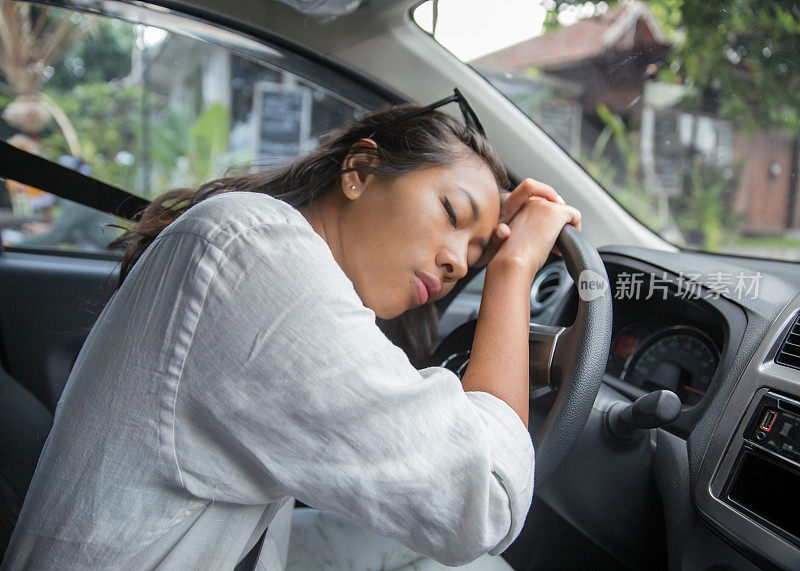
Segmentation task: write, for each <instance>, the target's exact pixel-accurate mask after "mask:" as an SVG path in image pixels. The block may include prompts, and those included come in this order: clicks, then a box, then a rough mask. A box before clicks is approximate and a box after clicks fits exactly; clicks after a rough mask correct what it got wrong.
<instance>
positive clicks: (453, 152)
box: [109, 105, 509, 341]
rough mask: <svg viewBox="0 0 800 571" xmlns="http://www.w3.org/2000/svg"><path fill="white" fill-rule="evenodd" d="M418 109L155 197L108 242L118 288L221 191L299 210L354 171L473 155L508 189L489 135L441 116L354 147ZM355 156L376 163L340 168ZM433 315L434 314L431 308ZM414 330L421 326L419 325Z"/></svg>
mask: <svg viewBox="0 0 800 571" xmlns="http://www.w3.org/2000/svg"><path fill="white" fill-rule="evenodd" d="M415 109H418V107H416V106H414V105H397V106H393V107H386V108H383V109H379V110H377V111H373V112H370V113H366V114H364V115H362V116H360V117H358V118H356V119H354V120H352V121H350V122H348V123H346V124H345V125H343V126H342V127H340V128H338V129H335V130H333V131H331V132H329V133H327V134H326V135H323V136H322V137H321V138H320V141H319V146H318V147H317V148H316V149H314V150H312V151H310V152H309V153H307V154H305V155H302V156H300V157H298V158H296V159H294V160H293V161H292V162H290V163H288V164H287V165H285V166H281V167H279V168H275V169H272V170H264V171H259V172H255V173H249V174H245V175H242V176H230V177H226V178H220V179H218V180H214V181H211V182H209V183H206V184H204V185H202V186H200V187H199V188H197V189H187V188H182V189H176V190H170V191H168V192H165V193H164V194H162V195H160V196H158V197H157V198H155V199H154V200H153V201H152V202H151V203H150V204H149V205H148V206H147V207H146V208H145V209H144V210H143V211H142V213H141V215H140V216H139V217H138V220H137V221H136V222H135V223H134V224H133V225H132V226H130V227H129V228H127V229H126V230H125V232H124V233H123V234H122V235H121V236H120V237H119V238H117V239H116V240H114V241H113V242H112V243H111V244H110V245H109V247H110V248H124V252H123V257H122V265H121V267H120V273H119V281H118V283H117V287H119V286H121V285H122V282H123V281H124V280H125V278H126V277H127V275H128V273H129V272H130V270H131V268H133V266H134V264H135V263H136V261H137V260H138V259H139V258H140V257H141V255H142V254H143V253H144V251H145V249H146V248H147V247H148V246H149V245H150V244H151V243H152V242H153V240H155V238H156V236H158V234H159V233H160V232H161V231H162V230H163V229H164V228H166V227H167V226H168V225H169V224H170V223H172V222H173V221H174V220H175V219H176V218H178V216H180V215H181V214H183V213H184V212H185V211H186V210H188V209H189V208H190V207H191V206H192V205H194V204H197V203H198V202H200V201H202V200H204V199H206V198H208V197H210V196H214V195H217V194H220V193H223V192H232V191H251V192H263V193H264V194H268V195H270V196H272V197H274V198H277V199H280V200H283V201H284V202H286V203H288V204H290V205H291V206H294V207H295V208H301V207H304V206H307V205H309V204H312V203H314V202H315V201H317V200H318V199H319V198H320V197H322V196H323V195H324V194H326V193H327V192H328V191H330V190H331V189H333V188H335V187H336V185H337V183H338V182H339V181H340V177H341V175H342V174H343V173H345V172H350V171H354V170H358V171H361V172H367V173H372V174H376V175H378V176H383V177H397V176H402V175H404V174H407V173H409V172H411V171H412V170H414V169H416V168H419V167H421V166H425V165H448V164H452V163H453V162H455V161H456V160H458V159H459V158H462V157H464V156H465V154H470V153H472V154H474V155H476V156H478V157H479V158H481V159H482V160H483V161H484V162H485V163H486V164H487V166H488V167H489V168H490V169H491V171H492V174H493V175H494V178H495V180H496V181H497V185H498V188H500V189H503V188H506V187H507V186H508V184H509V182H508V175H507V174H506V171H505V169H504V167H503V166H502V164H501V163H500V160H499V159H498V157H497V155H496V154H495V153H494V151H493V150H492V148H491V147H490V146H489V143H488V141H487V140H486V138H485V137H484V136H483V135H481V134H480V133H478V132H477V131H476V130H475V129H473V128H471V127H468V126H466V125H464V124H463V123H461V122H460V121H458V120H456V119H454V118H453V117H451V116H450V115H447V114H445V113H441V112H439V111H432V112H430V113H426V114H424V115H421V116H419V117H414V118H411V119H408V120H406V121H401V122H400V123H398V124H396V125H390V126H387V127H386V128H382V129H380V131H379V132H377V133H376V134H375V137H374V140H375V143H376V145H377V146H376V147H375V146H372V145H368V144H366V143H363V142H361V143H360V142H359V141H361V140H362V139H365V138H368V137H369V136H370V134H372V133H373V132H375V130H376V129H377V128H378V127H381V126H382V125H385V124H388V123H391V122H392V121H393V120H396V119H397V118H399V117H401V116H402V115H404V114H407V113H409V112H410V111H413V110H415ZM354 152H359V153H364V154H367V155H372V156H374V157H375V158H376V159H377V160H376V161H373V162H372V164H370V165H363V166H355V167H353V168H343V164H344V162H345V159H346V158H347V157H348V155H351V154H352V153H354ZM432 313H433V315H435V311H434V312H432ZM415 314H425V315H430V314H431V311H430V310H427V309H426V310H422V311H421V312H415ZM426 319H427V318H426ZM413 328H417V329H418V327H417V325H416V324H415V325H414V326H413V327H412V329H413ZM401 329H407V328H405V327H401ZM426 336H429V335H426ZM395 341H396V340H395Z"/></svg>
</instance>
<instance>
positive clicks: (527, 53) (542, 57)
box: [470, 1, 667, 71]
mask: <svg viewBox="0 0 800 571" xmlns="http://www.w3.org/2000/svg"><path fill="white" fill-rule="evenodd" d="M666 45H667V41H666V39H665V37H664V34H663V32H662V31H661V28H660V27H659V25H658V22H657V21H656V19H655V17H654V16H653V14H652V12H650V9H649V8H648V7H647V6H646V5H645V4H643V3H641V2H638V1H633V2H629V3H627V4H624V5H622V6H618V7H616V8H614V9H612V10H609V11H608V12H606V13H605V14H601V15H599V16H594V17H592V18H586V19H585V20H579V21H578V22H576V23H575V24H572V25H571V26H564V27H562V28H558V29H556V30H554V31H552V32H548V33H546V34H543V35H541V36H538V37H536V38H532V39H530V40H526V41H524V42H521V43H519V44H515V45H513V46H510V47H508V48H505V49H502V50H499V51H496V52H494V53H491V54H488V55H485V56H483V57H480V58H478V59H476V60H474V61H472V62H470V63H471V65H473V66H475V67H477V68H479V69H480V68H484V69H493V70H498V71H519V70H523V69H526V68H529V67H536V68H544V69H546V68H551V69H552V68H560V67H569V66H570V65H571V64H574V63H578V62H582V61H587V60H591V59H594V58H596V57H598V56H600V55H602V54H604V53H606V52H609V51H612V50H613V51H623V50H627V51H632V50H633V49H634V48H639V47H643V46H647V47H663V46H666Z"/></svg>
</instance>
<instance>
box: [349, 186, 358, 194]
mask: <svg viewBox="0 0 800 571" xmlns="http://www.w3.org/2000/svg"><path fill="white" fill-rule="evenodd" d="M356 188H358V187H357V186H356V185H354V184H351V185H350V192H355V190H356Z"/></svg>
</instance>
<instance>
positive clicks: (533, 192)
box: [501, 178, 564, 222]
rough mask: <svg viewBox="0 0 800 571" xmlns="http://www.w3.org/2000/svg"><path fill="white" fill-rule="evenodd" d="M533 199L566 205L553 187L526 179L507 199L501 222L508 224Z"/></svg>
mask: <svg viewBox="0 0 800 571" xmlns="http://www.w3.org/2000/svg"><path fill="white" fill-rule="evenodd" d="M533 197H540V198H544V199H546V200H549V201H550V202H558V203H560V204H564V199H563V198H561V196H560V195H559V194H558V193H557V192H556V191H555V189H554V188H553V187H552V186H549V185H547V184H544V183H543V182H539V181H538V180H534V179H532V178H526V179H525V180H523V181H522V182H521V183H520V184H519V185H518V186H517V187H516V188H515V189H514V190H513V191H512V192H511V193H510V194H509V195H507V196H506V197H505V201H504V203H503V213H502V216H501V220H502V221H504V222H508V221H509V220H511V219H513V218H514V216H515V215H516V213H517V212H519V209H520V208H522V207H523V206H524V205H525V203H526V202H527V201H528V200H529V199H531V198H533Z"/></svg>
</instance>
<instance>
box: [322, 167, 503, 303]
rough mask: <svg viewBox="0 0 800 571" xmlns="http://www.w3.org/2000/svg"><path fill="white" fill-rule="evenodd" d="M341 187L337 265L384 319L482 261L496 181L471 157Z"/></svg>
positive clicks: (441, 291)
mask: <svg viewBox="0 0 800 571" xmlns="http://www.w3.org/2000/svg"><path fill="white" fill-rule="evenodd" d="M344 184H345V185H346V186H345V189H347V190H345V195H346V196H347V198H348V200H346V201H344V206H343V207H342V210H341V213H340V222H341V224H340V226H339V239H340V240H339V241H340V244H339V250H340V251H339V252H338V253H339V256H337V257H338V258H339V259H338V260H337V261H338V262H339V263H340V265H341V266H342V269H343V270H344V272H345V273H346V274H347V276H348V277H349V278H350V280H351V281H352V282H353V284H354V286H355V289H356V292H358V294H359V296H360V297H361V299H362V301H363V302H364V304H365V305H366V306H367V307H369V308H370V309H372V310H373V311H374V312H375V313H376V314H377V315H378V317H381V318H384V319H388V318H392V317H396V316H398V315H400V314H401V313H403V312H404V311H406V310H408V309H411V308H412V307H416V306H418V305H421V304H423V303H427V302H430V301H436V300H438V299H440V298H442V297H444V296H445V295H446V294H447V293H448V292H449V291H450V290H451V289H452V288H453V286H454V284H455V282H456V280H458V279H460V278H462V277H464V275H466V273H467V269H468V268H469V267H470V266H471V265H473V264H474V263H475V262H476V261H477V260H478V258H480V257H481V254H482V253H483V250H484V248H485V247H486V245H487V244H488V242H489V238H490V236H491V234H492V231H493V230H494V228H495V226H496V225H497V222H498V217H499V213H500V198H499V193H498V187H497V182H496V181H495V179H494V176H493V175H492V172H491V170H490V169H489V167H488V166H487V165H486V163H484V162H483V161H482V160H481V159H480V158H479V157H477V156H475V155H472V154H468V155H466V156H465V157H464V158H463V159H459V160H458V161H456V162H455V163H453V164H452V165H448V166H429V167H421V168H418V169H416V170H414V171H412V172H410V173H408V174H406V175H403V176H401V177H397V178H383V177H378V176H376V175H371V174H367V175H363V177H361V178H359V177H358V175H356V176H355V180H353V178H351V179H350V180H349V181H348V180H347V177H345V180H344ZM353 184H354V185H355V186H356V187H357V188H356V189H355V191H354V190H353V189H352V187H351V185H353Z"/></svg>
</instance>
